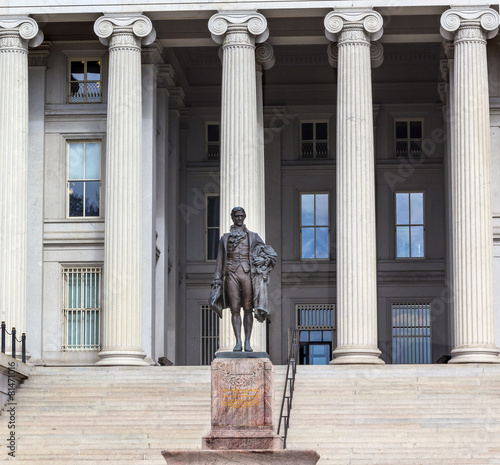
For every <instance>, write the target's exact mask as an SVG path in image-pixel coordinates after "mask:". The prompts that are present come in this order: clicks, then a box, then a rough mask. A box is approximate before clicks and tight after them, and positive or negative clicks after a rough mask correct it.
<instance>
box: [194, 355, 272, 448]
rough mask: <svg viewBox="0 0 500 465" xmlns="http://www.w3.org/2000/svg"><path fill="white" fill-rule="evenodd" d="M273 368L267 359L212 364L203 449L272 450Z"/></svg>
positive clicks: (216, 360)
mask: <svg viewBox="0 0 500 465" xmlns="http://www.w3.org/2000/svg"><path fill="white" fill-rule="evenodd" d="M273 407H274V367H273V364H272V363H271V361H270V360H269V359H264V358H256V359H249V358H240V359H215V360H214V361H213V362H212V429H211V430H210V432H209V433H208V434H207V435H206V436H205V437H204V438H203V449H211V450H234V449H243V450H249V449H250V450H254V449H259V450H274V449H281V438H279V437H278V436H277V435H276V434H275V433H274V431H273V413H274V408H273Z"/></svg>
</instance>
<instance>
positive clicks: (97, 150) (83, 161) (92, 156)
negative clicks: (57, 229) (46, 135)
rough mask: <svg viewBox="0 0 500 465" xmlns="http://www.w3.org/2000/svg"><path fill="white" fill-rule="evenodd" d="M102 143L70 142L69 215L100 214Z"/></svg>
mask: <svg viewBox="0 0 500 465" xmlns="http://www.w3.org/2000/svg"><path fill="white" fill-rule="evenodd" d="M100 197H101V143H100V142H69V143H68V182H67V198H68V207H67V208H68V210H67V212H68V213H67V214H68V217H70V218H73V217H96V216H99V214H100Z"/></svg>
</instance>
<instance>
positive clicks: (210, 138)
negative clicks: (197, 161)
mask: <svg viewBox="0 0 500 465" xmlns="http://www.w3.org/2000/svg"><path fill="white" fill-rule="evenodd" d="M207 159H208V160H219V159H220V124H218V123H217V124H207Z"/></svg>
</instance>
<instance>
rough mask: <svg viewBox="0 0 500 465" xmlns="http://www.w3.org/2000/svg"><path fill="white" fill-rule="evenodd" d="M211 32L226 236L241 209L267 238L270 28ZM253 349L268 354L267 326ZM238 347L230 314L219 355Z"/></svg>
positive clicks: (258, 18)
mask: <svg viewBox="0 0 500 465" xmlns="http://www.w3.org/2000/svg"><path fill="white" fill-rule="evenodd" d="M209 29H210V32H211V33H212V38H213V39H214V41H216V42H217V43H221V44H222V102H221V108H222V113H221V156H220V172H221V175H220V199H221V200H220V202H221V218H220V227H221V232H227V231H229V229H230V226H231V224H232V222H231V215H230V213H231V210H232V208H234V207H236V206H241V207H243V208H244V209H245V211H246V214H247V218H246V221H245V222H246V225H247V227H248V229H250V230H251V231H255V232H257V233H259V234H260V235H262V236H264V235H265V198H264V176H263V167H264V161H263V155H264V154H263V151H262V150H260V142H259V141H260V137H259V131H258V116H257V83H256V67H255V44H256V42H260V41H263V40H265V39H266V38H267V22H266V20H265V18H264V17H263V16H262V15H261V14H259V13H257V12H225V13H218V14H216V15H214V16H212V18H211V19H210V21H209ZM263 238H264V237H263ZM251 344H252V347H253V349H254V350H255V351H265V349H266V347H265V326H264V325H263V324H257V323H256V324H254V325H253V331H252V337H251ZM233 345H234V335H233V331H232V326H231V315H230V312H229V310H228V309H225V310H224V314H223V318H222V322H221V327H220V332H219V350H221V351H225V350H232V347H233Z"/></svg>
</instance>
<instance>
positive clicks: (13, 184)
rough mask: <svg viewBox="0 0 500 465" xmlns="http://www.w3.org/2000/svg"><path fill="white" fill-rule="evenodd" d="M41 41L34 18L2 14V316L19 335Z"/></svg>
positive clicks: (22, 326)
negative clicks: (31, 96)
mask: <svg viewBox="0 0 500 465" xmlns="http://www.w3.org/2000/svg"><path fill="white" fill-rule="evenodd" d="M42 40H43V34H41V32H39V30H38V25H37V23H36V22H35V21H34V20H33V19H31V18H28V17H27V16H25V17H20V16H0V83H1V85H0V318H1V319H2V320H3V321H5V323H6V326H7V330H9V331H10V330H11V328H12V327H15V328H16V332H17V337H18V338H19V339H21V334H22V333H23V332H26V299H27V293H26V289H27V273H26V267H27V259H28V255H27V249H28V242H27V233H28V231H27V225H28V217H27V208H28V184H27V183H28V178H27V172H28V165H27V159H28V44H29V45H32V46H37V45H39V44H40V43H41V42H42ZM30 41H31V42H30ZM7 345H10V338H8V339H7ZM8 351H9V349H8Z"/></svg>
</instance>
